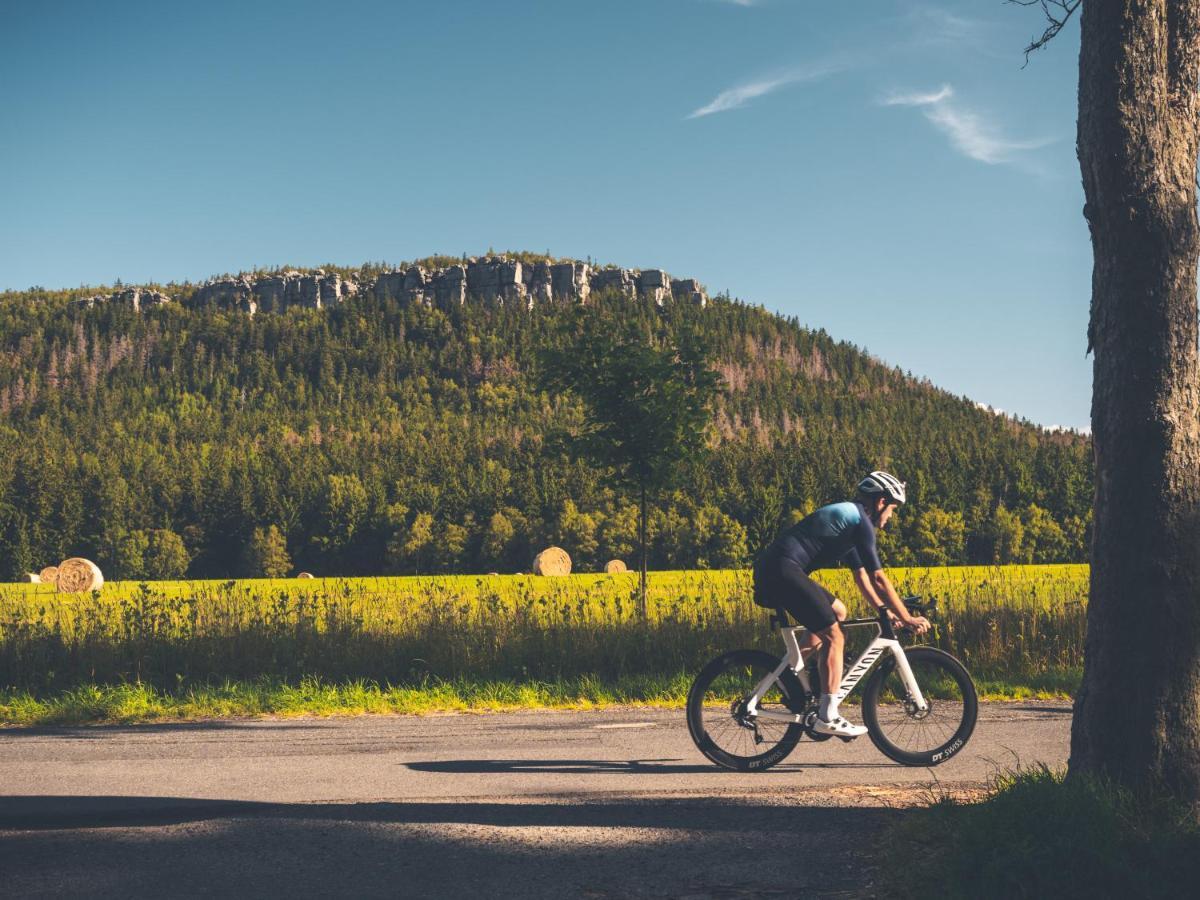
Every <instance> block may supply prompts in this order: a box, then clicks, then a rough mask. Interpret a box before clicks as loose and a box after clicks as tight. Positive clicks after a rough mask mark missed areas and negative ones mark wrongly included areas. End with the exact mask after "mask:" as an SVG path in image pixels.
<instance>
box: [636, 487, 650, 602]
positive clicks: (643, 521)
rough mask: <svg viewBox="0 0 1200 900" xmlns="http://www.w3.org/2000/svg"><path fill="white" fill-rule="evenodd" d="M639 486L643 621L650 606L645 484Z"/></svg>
mask: <svg viewBox="0 0 1200 900" xmlns="http://www.w3.org/2000/svg"><path fill="white" fill-rule="evenodd" d="M641 487H642V503H641V512H640V515H639V516H638V541H639V542H640V543H641V545H642V564H641V566H640V567H639V568H640V570H641V580H640V581H641V593H642V621H643V622H645V621H646V620H647V619H648V618H649V614H650V606H649V604H648V603H647V601H646V485H645V484H643V485H642V486H641Z"/></svg>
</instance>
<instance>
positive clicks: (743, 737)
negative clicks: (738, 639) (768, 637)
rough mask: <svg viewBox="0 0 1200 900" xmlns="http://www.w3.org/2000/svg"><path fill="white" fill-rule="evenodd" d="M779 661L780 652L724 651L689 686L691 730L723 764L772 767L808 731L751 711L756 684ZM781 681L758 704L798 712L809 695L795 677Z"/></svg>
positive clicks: (710, 755)
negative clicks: (778, 654) (749, 710)
mask: <svg viewBox="0 0 1200 900" xmlns="http://www.w3.org/2000/svg"><path fill="white" fill-rule="evenodd" d="M778 666H779V657H777V656H771V655H770V654H769V653H763V652H762V651H759V650H734V651H732V652H731V653H726V654H724V655H722V656H718V657H717V658H716V659H714V660H713V661H712V662H710V663H709V664H708V665H707V666H705V667H704V668H703V669H702V670H701V671H700V674H699V675H697V676H696V680H695V681H694V682H692V688H691V690H690V691H688V702H687V722H688V731H689V732H691V735H692V740H693V741H695V743H696V747H697V748H698V749H699V750H700V752H701V753H703V754H704V755H705V756H707V757H708V758H709V759H710V760H712V761H713V762H715V763H716V764H717V765H718V766H721V767H723V768H726V769H733V770H734V771H737V772H760V771H762V770H764V769H769V768H770V767H771V766H773V765H775V764H776V763H778V762H779V761H780V760H782V759H783V758H784V757H785V756H787V755H788V754H789V753H791V752H792V750H794V749H795V747H796V743H797V741H799V740H800V736H801V734H802V733H803V731H802V728H801V726H800V725H798V724H793V723H789V722H779V721H774V720H770V719H763V718H760V717H758V716H756V715H753V714H751V713H748V712H747V711H746V701H747V700H749V698H750V696H751V695H752V694H753V693H754V689H755V688H756V687H757V686H758V684H759V683H760V682H761V681H762V680H763V679H764V678H765V677H766V676H768V675H770V674H771V673H772V672H773V671H775V669H776V668H777V667H778ZM784 674H785V679H784V680H782V681H776V682H775V683H774V684H772V685H771V687H770V689H769V690H767V692H766V693H765V694H764V695H763V697H762V699H761V700H760V701H759V703H758V708H759V709H761V710H769V711H771V712H780V713H787V714H788V715H791V714H792V710H791V709H790V707H791V706H798V707H799V708H803V704H804V698H803V697H800V696H792V695H793V694H798V693H800V692H802V689H801V688H800V684H799V682H798V681H795V679H794V678H793V679H787V678H786V675H787V673H786V672H785V673H784Z"/></svg>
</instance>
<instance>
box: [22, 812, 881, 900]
mask: <svg viewBox="0 0 1200 900" xmlns="http://www.w3.org/2000/svg"><path fill="white" fill-rule="evenodd" d="M901 815H903V812H902V811H899V810H892V809H880V808H869V809H863V808H847V807H812V806H805V807H800V806H794V805H765V804H761V803H754V802H748V801H744V800H738V799H735V798H729V799H722V798H712V797H705V798H648V799H620V800H609V801H599V802H596V801H576V800H574V799H568V800H564V801H563V802H545V801H544V800H539V801H538V802H534V803H495V802H475V803H472V802H465V803H464V802H453V803H435V802H415V803H393V802H373V803H313V804H305V803H299V804H287V803H285V804H266V803H249V802H240V801H231V800H197V799H190V798H183V797H66V796H57V797H33V796H23V797H3V798H0V893H3V894H7V895H10V896H23V895H26V894H41V893H45V894H50V895H55V896H62V895H87V896H111V897H117V896H140V895H147V896H225V895H229V896H245V895H251V896H289V897H294V896H330V895H334V896H356V897H363V896H414V897H417V896H420V897H426V896H436V897H503V898H509V897H512V898H517V897H520V898H526V897H537V898H540V897H590V898H606V897H658V898H661V897H681V896H690V897H708V898H726V897H728V898H733V897H737V898H742V900H744V898H754V897H763V898H765V897H781V896H799V895H801V894H803V895H805V896H829V895H836V896H863V895H864V894H871V893H873V888H874V883H873V882H874V878H875V875H874V869H873V866H874V863H873V859H872V857H873V853H872V852H871V851H870V850H869V848H870V847H871V846H873V845H875V844H877V843H878V841H879V840H880V839H881V834H882V830H883V829H884V828H886V827H887V826H888V825H889V824H890V823H891V822H893V821H895V820H896V819H897V818H898V817H899V816H901ZM861 848H868V849H861ZM815 859H820V860H821V869H820V871H821V874H820V876H819V878H815V877H814V875H813V860H815ZM768 860H769V863H768V864H765V865H764V863H767V862H768Z"/></svg>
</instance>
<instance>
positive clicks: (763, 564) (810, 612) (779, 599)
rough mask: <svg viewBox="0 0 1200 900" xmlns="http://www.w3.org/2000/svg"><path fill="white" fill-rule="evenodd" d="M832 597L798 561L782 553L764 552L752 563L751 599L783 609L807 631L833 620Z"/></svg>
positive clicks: (821, 626) (829, 623) (835, 617)
mask: <svg viewBox="0 0 1200 900" xmlns="http://www.w3.org/2000/svg"><path fill="white" fill-rule="evenodd" d="M835 599H836V598H835V597H834V596H833V594H831V593H829V591H827V590H825V588H823V587H821V585H819V584H817V583H816V582H815V581H813V580H812V579H811V578H809V577H808V573H807V572H805V571H804V567H803V566H801V565H800V563H798V562H796V561H795V560H793V559H789V558H788V557H786V556H784V555H782V554H776V553H767V554H766V555H765V556H764V557H763V558H762V559H760V560H759V561H758V562H757V563H756V564H755V566H754V602H755V603H757V604H758V605H759V606H765V607H768V608H771V609H779V608H783V609H785V610H787V612H788V614H789V615H791V617H792V618H794V619H795V620H796V621H797V622H799V623H800V624H801V625H803V626H804V627H805V628H807V629H808V630H809V631H824V630H825V629H826V628H828V627H829V626H830V625H832V624H833V623H834V622H836V621H837V613H835V612H834V611H833V601H834V600H835Z"/></svg>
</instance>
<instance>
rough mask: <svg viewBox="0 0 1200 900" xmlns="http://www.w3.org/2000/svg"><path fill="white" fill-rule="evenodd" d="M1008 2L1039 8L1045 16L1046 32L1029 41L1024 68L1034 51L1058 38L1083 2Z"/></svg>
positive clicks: (1018, 0) (1048, 0)
mask: <svg viewBox="0 0 1200 900" xmlns="http://www.w3.org/2000/svg"><path fill="white" fill-rule="evenodd" d="M1008 2H1009V3H1012V4H1013V5H1015V6H1040V7H1041V8H1042V12H1043V13H1044V14H1045V16H1046V30H1045V31H1043V32H1042V36H1041V37H1039V38H1033V39H1032V40H1030V42H1029V46H1028V47H1026V48H1025V66H1027V65H1029V54H1030V53H1033V52H1034V51H1035V50H1041V49H1042V48H1043V47H1045V46H1046V45H1047V44H1048V43H1050V42H1051V41H1052V40H1054V39H1055V38H1056V37H1058V33H1059V32H1060V31H1062V30H1063V27H1064V26H1065V25H1066V24H1067V22H1069V21H1070V19H1071V16H1073V15H1074V14H1075V10H1077V9H1079V4H1080V3H1082V2H1083V0H1008ZM1025 66H1021V68H1022V69H1023V68H1025Z"/></svg>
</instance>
